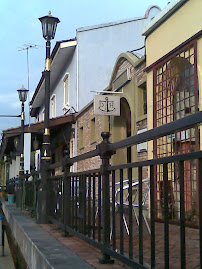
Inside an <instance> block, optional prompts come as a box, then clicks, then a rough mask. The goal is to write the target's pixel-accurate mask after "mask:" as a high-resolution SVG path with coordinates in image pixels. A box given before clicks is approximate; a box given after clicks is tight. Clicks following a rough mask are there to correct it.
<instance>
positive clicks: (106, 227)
mask: <svg viewBox="0 0 202 269" xmlns="http://www.w3.org/2000/svg"><path fill="white" fill-rule="evenodd" d="M101 136H102V139H103V141H102V143H101V144H99V145H98V146H97V148H98V150H99V155H100V158H101V160H102V165H101V167H100V168H101V169H100V170H101V176H102V190H103V195H102V198H103V201H102V204H103V220H104V221H103V232H104V238H103V243H104V246H105V248H109V247H110V184H109V174H110V172H109V171H108V168H109V166H110V164H109V160H110V158H111V156H112V155H113V154H114V152H112V151H110V150H109V144H110V142H109V137H110V133H109V132H102V133H101ZM102 254H103V257H102V259H100V263H102V264H106V263H109V264H111V263H113V262H114V260H111V258H110V256H109V255H108V254H107V253H106V252H105V249H103V250H102Z"/></svg>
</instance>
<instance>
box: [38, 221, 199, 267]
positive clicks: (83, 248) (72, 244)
mask: <svg viewBox="0 0 202 269" xmlns="http://www.w3.org/2000/svg"><path fill="white" fill-rule="evenodd" d="M40 226H41V227H42V228H43V229H45V230H46V231H48V232H49V233H50V234H51V235H52V236H53V237H55V238H56V239H57V240H59V241H60V242H61V243H62V244H63V245H65V246H67V247H68V248H69V249H71V250H72V251H73V252H75V253H76V254H77V255H79V256H80V257H82V258H83V259H84V260H86V261H87V262H88V263H89V264H91V265H92V266H94V267H95V268H107V269H108V268H111V269H114V268H117V269H118V268H120V269H121V268H129V267H128V266H126V265H123V264H122V263H120V262H119V261H116V260H115V264H114V265H102V264H100V263H99V258H101V253H100V250H98V249H96V248H95V247H93V246H91V245H89V244H87V243H86V242H84V241H82V240H80V239H78V238H76V237H74V236H72V237H64V236H63V235H64V233H63V232H62V231H61V230H60V229H57V228H56V226H55V225H54V224H46V225H40ZM155 232H156V241H155V242H156V266H155V268H156V269H162V268H164V237H163V235H164V224H162V223H156V231H155ZM124 239H125V240H124V249H125V251H126V252H127V251H128V237H127V235H125V236H124ZM138 240H139V236H138V229H135V233H134V242H133V246H134V257H135V258H137V259H138ZM118 245H119V240H118V239H117V246H118ZM143 251H144V262H145V263H146V264H150V235H149V234H148V233H147V232H146V231H144V241H143ZM199 255H200V254H199V230H198V229H192V228H186V268H187V269H198V268H200V260H199V259H200V256H199ZM169 256H170V259H169V261H170V266H169V268H170V269H179V268H181V265H180V227H179V226H176V225H169Z"/></svg>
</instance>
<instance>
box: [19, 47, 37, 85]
mask: <svg viewBox="0 0 202 269" xmlns="http://www.w3.org/2000/svg"><path fill="white" fill-rule="evenodd" d="M23 46H24V47H23V48H20V49H19V50H18V51H25V50H26V51H27V89H28V90H29V50H30V49H38V47H41V46H38V45H35V44H24V45H23Z"/></svg>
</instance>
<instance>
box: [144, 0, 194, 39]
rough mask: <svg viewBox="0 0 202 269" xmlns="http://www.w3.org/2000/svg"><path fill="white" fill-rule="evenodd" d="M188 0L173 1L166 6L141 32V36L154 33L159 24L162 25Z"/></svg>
mask: <svg viewBox="0 0 202 269" xmlns="http://www.w3.org/2000/svg"><path fill="white" fill-rule="evenodd" d="M188 1H189V0H175V1H173V2H171V3H169V4H168V6H167V7H166V8H165V9H163V10H162V11H161V12H160V13H159V14H158V15H157V16H156V17H154V18H153V20H152V21H151V22H150V23H149V24H148V25H147V26H146V28H145V29H144V30H143V32H142V35H144V36H148V35H150V34H151V33H152V32H154V31H155V30H156V29H157V28H158V27H159V26H160V25H161V24H163V23H164V22H165V21H166V20H167V19H168V18H169V17H170V16H171V15H172V14H174V13H175V12H176V11H177V10H178V9H179V8H181V6H183V5H184V4H185V3H186V2H188Z"/></svg>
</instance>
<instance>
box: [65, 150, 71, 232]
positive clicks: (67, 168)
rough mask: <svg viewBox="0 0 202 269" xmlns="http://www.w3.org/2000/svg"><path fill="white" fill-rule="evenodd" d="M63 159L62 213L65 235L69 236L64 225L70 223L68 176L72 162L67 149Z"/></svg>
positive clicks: (67, 225)
mask: <svg viewBox="0 0 202 269" xmlns="http://www.w3.org/2000/svg"><path fill="white" fill-rule="evenodd" d="M64 153H65V159H64V164H63V169H64V176H63V182H64V189H63V190H64V193H63V214H64V224H65V236H69V233H68V231H67V229H66V227H69V226H70V223H71V206H72V205H71V177H70V176H69V172H70V167H71V166H72V163H71V162H70V157H69V150H66V151H65V152H64Z"/></svg>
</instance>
